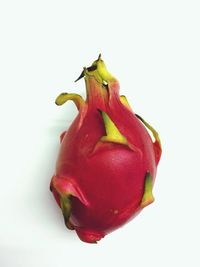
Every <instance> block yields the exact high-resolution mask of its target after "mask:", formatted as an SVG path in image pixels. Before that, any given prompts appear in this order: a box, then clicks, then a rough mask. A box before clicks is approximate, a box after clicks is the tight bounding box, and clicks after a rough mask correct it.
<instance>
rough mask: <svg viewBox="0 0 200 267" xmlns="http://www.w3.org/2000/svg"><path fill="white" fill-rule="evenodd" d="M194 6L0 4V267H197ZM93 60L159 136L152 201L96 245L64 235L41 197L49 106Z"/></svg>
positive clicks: (46, 197) (53, 135) (49, 154)
mask: <svg viewBox="0 0 200 267" xmlns="http://www.w3.org/2000/svg"><path fill="white" fill-rule="evenodd" d="M199 14H200V7H199V1H192V0H190V1H184V0H182V1H178V0H168V1H155V0H152V1H127V0H123V1H116V0H115V1H112V0H111V1H105V0H101V1H94V0H93V1H89V0H84V1H75V0H73V1H67V0H65V1H59V0H57V1H50V0H48V1H42V0H40V1H37V0H35V1H27V0H26V1H25V0H24V1H22V0H18V1H9V0H7V1H1V4H0V27H1V32H0V38H1V41H0V96H1V98H0V102H1V104H0V119H1V120H0V122H1V131H0V133H1V137H0V142H1V143H0V155H1V165H0V166H1V180H0V181H1V183H0V266H1V267H7V266H9V267H12V266H13V267H15V266H16V267H25V266H29V267H32V266H49V267H51V266H58V267H59V266H72V265H73V266H88V267H90V266H93V267H94V266H137V267H146V266H152V267H160V266H162V267H165V266H166V267H168V266H182V267H183V266H200V259H199V257H200V256H199V255H198V254H197V253H199V247H200V231H199V227H200V226H199V225H200V220H199V210H200V208H199V206H200V200H199V196H200V182H199V181H200V172H199V165H200V164H199V149H200V145H199V144H200V142H199V136H200V127H199V114H200V112H199V111H200V108H199V102H200V97H199V90H200V77H199V73H200V38H199V37H200V15H199ZM99 52H101V53H102V56H103V59H104V60H105V62H106V63H107V67H108V69H109V70H110V71H111V72H112V73H113V74H114V75H115V76H116V77H117V78H118V79H119V81H120V83H121V93H122V94H125V95H126V96H127V98H128V99H129V102H130V103H131V105H132V107H133V108H134V110H135V111H136V112H137V113H138V114H140V115H141V116H143V117H144V118H145V119H146V120H147V121H148V122H150V123H151V124H152V125H153V126H154V127H155V128H156V129H157V130H158V132H159V133H160V137H161V140H162V145H163V156H162V159H161V162H160V165H159V169H158V174H157V180H156V184H155V188H154V196H155V199H156V201H155V202H154V204H152V205H151V206H149V207H147V208H146V209H145V210H144V211H143V212H142V213H141V214H140V215H139V216H138V217H137V218H135V219H134V220H133V221H132V222H130V223H129V224H127V225H126V226H124V227H122V228H121V229H119V230H117V231H115V232H113V233H112V234H110V235H108V236H106V237H105V238H104V239H103V240H101V241H100V242H99V243H98V244H97V245H91V244H86V243H83V242H81V241H80V240H79V239H78V237H77V236H76V234H75V232H70V231H68V230H67V229H66V228H65V226H64V223H63V218H62V215H61V212H60V210H59V209H58V207H57V206H56V203H55V201H54V199H53V197H52V195H51V194H50V192H49V181H50V178H51V176H52V174H53V172H54V166H55V161H56V157H57V152H58V149H59V134H60V133H61V132H62V131H63V130H64V129H66V128H67V127H68V126H69V125H70V122H71V121H72V120H73V118H74V116H75V115H76V114H77V113H76V109H75V107H74V105H73V103H68V104H66V105H64V106H62V107H57V106H56V105H55V104H54V99H55V97H56V96H57V95H58V94H59V93H61V92H63V91H67V92H76V93H81V94H82V95H83V96H84V94H85V88H84V81H79V82H78V83H74V82H73V81H74V80H75V79H76V78H77V77H78V75H79V74H80V72H81V71H82V67H83V66H89V65H90V64H91V62H92V61H93V60H94V59H96V58H97V56H98V54H99Z"/></svg>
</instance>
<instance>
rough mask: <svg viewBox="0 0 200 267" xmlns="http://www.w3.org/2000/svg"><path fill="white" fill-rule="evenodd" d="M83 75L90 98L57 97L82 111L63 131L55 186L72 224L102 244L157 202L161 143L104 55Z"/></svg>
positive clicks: (86, 238)
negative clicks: (154, 189)
mask: <svg viewBox="0 0 200 267" xmlns="http://www.w3.org/2000/svg"><path fill="white" fill-rule="evenodd" d="M82 77H84V79H85V83H86V90H87V99H86V100H84V99H83V98H82V97H81V96H80V95H78V94H71V93H69V94H68V93H62V94H60V95H59V96H58V97H57V99H56V104H57V105H62V104H64V103H65V102H66V101H68V100H72V101H74V103H75V105H76V107H77V109H78V111H79V113H78V115H77V117H76V118H75V120H74V121H73V123H72V125H71V126H70V128H69V129H68V131H66V132H64V133H62V134H61V137H60V141H61V146H60V151H59V155H58V159H57V164H56V171H55V174H54V176H53V177H52V180H51V185H50V189H51V191H52V193H53V195H54V197H55V199H56V201H57V203H58V205H59V206H60V208H61V209H62V213H63V216H64V220H65V224H66V226H67V227H68V228H69V229H74V230H75V231H76V232H77V234H78V236H79V238H80V239H81V240H82V241H85V242H88V243H96V242H97V241H99V240H100V239H101V238H103V237H104V236H105V235H106V234H108V233H110V232H111V231H113V230H115V229H117V228H118V227H120V226H122V225H123V224H125V223H126V222H128V221H129V220H130V219H132V218H133V217H134V216H136V215H137V214H138V213H139V212H140V211H141V210H142V209H143V208H144V207H146V206H147V205H149V204H151V203H152V202H153V201H154V198H153V195H152V187H153V184H154V180H155V175H156V168H157V165H158V162H159V159H160V156H161V144H160V140H159V136H158V133H157V132H156V131H155V130H154V129H153V127H152V126H150V125H149V124H148V123H147V122H146V121H145V120H144V119H142V118H141V117H140V116H139V115H137V114H135V113H134V112H133V110H132V109H131V107H130V105H129V104H128V101H127V99H126V97H125V96H120V95H119V83H118V81H117V79H116V78H115V77H113V76H112V75H111V74H110V73H109V72H108V71H107V69H106V66H105V64H104V61H103V60H102V59H101V55H100V56H99V57H98V59H97V60H95V61H94V62H93V64H92V65H91V66H90V67H88V68H84V69H83V72H82V73H81V75H80V77H79V78H78V79H77V80H79V79H81V78H82ZM147 129H148V130H149V131H151V132H152V134H153V136H154V139H155V141H154V142H153V141H152V139H151V137H150V135H149V133H148V131H147Z"/></svg>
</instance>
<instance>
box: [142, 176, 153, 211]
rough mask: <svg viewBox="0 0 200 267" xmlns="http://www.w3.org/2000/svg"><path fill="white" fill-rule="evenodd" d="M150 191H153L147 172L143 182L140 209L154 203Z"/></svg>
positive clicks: (150, 178)
mask: <svg viewBox="0 0 200 267" xmlns="http://www.w3.org/2000/svg"><path fill="white" fill-rule="evenodd" d="M152 189H153V181H152V177H151V174H150V172H147V173H146V175H145V182H144V194H143V197H142V201H141V203H140V207H141V208H144V207H146V206H148V205H149V204H151V203H152V202H153V201H154V197H153V193H152Z"/></svg>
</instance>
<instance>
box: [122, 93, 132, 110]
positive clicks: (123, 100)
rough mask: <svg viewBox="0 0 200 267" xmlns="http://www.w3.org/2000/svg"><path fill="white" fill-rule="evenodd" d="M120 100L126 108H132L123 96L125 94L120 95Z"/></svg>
mask: <svg viewBox="0 0 200 267" xmlns="http://www.w3.org/2000/svg"><path fill="white" fill-rule="evenodd" d="M120 101H121V102H122V104H123V105H124V106H125V107H127V108H128V109H130V110H132V109H131V106H130V105H129V103H128V100H127V98H126V97H125V95H121V96H120Z"/></svg>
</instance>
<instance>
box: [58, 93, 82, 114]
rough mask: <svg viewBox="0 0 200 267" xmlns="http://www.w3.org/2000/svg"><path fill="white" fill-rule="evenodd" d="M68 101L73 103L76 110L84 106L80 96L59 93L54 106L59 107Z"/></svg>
mask: <svg viewBox="0 0 200 267" xmlns="http://www.w3.org/2000/svg"><path fill="white" fill-rule="evenodd" d="M68 100H72V101H73V102H74V103H75V105H76V107H77V109H78V110H79V109H80V108H81V107H82V106H83V105H84V104H85V101H84V99H83V98H82V96H80V95H78V94H68V93H61V94H60V95H59V96H58V97H57V98H56V101H55V103H56V105H58V106H61V105H63V104H64V103H65V102H67V101H68Z"/></svg>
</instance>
